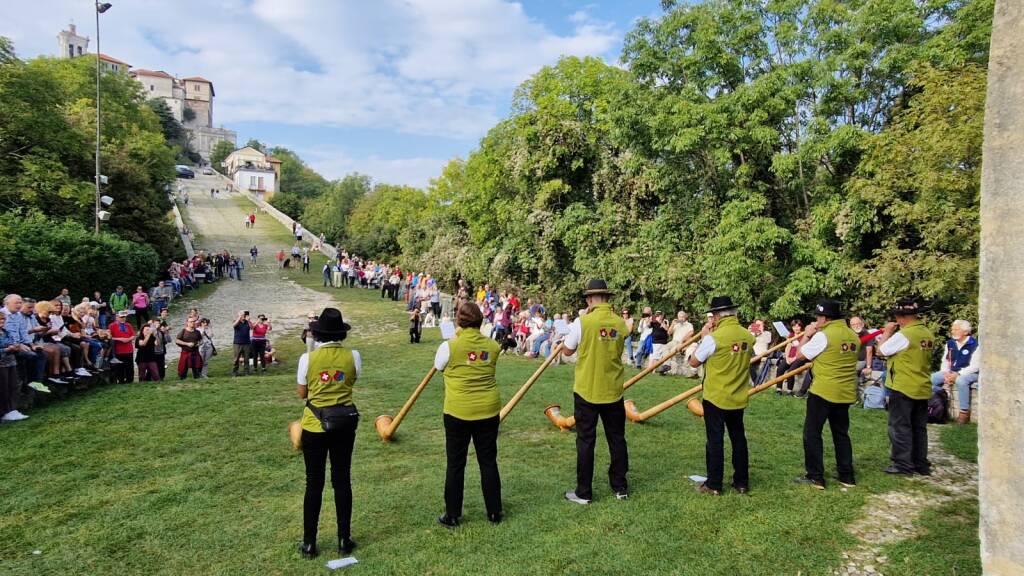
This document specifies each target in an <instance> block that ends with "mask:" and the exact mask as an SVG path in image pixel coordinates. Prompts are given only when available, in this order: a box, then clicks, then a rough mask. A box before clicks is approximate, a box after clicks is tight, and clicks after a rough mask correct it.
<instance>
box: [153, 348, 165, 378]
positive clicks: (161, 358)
mask: <svg viewBox="0 0 1024 576" xmlns="http://www.w3.org/2000/svg"><path fill="white" fill-rule="evenodd" d="M154 357H155V358H156V371H157V372H159V373H160V379H161V380H165V379H166V378H167V352H166V351H165V352H164V353H163V354H154Z"/></svg>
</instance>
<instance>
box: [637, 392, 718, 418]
mask: <svg viewBox="0 0 1024 576" xmlns="http://www.w3.org/2000/svg"><path fill="white" fill-rule="evenodd" d="M703 388H704V384H697V385H696V386H694V387H693V388H690V389H689V390H687V391H686V392H683V393H682V394H679V395H678V396H673V397H672V398H669V399H668V400H665V401H664V402H662V403H661V404H658V405H657V406H652V407H650V408H648V409H647V410H644V411H643V412H640V411H639V410H637V408H636V403H635V402H633V401H632V400H626V402H625V407H626V418H629V419H630V421H632V422H643V421H644V420H647V419H648V418H650V417H651V416H656V415H658V414H660V413H661V412H664V411H665V410H668V409H669V408H671V407H673V406H675V405H676V404H679V403H680V402H682V401H683V400H686V399H687V398H689V397H690V396H693V395H695V394H697V393H698V392H700V391H701V390H702V389H703Z"/></svg>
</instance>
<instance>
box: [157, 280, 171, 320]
mask: <svg viewBox="0 0 1024 576" xmlns="http://www.w3.org/2000/svg"><path fill="white" fill-rule="evenodd" d="M171 296H172V290H171V287H170V286H167V285H166V284H164V281H163V280H161V281H160V282H158V283H157V285H156V289H155V290H154V291H153V312H155V313H156V315H157V317H159V316H160V313H161V312H163V311H164V310H166V309H167V304H168V303H170V301H171Z"/></svg>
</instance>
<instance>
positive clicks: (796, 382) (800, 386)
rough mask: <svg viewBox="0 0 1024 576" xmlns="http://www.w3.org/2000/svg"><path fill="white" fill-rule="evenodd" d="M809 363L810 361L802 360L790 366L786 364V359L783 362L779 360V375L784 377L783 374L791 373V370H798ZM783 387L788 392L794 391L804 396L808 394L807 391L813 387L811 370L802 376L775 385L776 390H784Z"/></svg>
mask: <svg viewBox="0 0 1024 576" xmlns="http://www.w3.org/2000/svg"><path fill="white" fill-rule="evenodd" d="M807 362H809V360H806V359H800V360H796V361H795V362H793V363H792V364H789V363H787V362H786V359H785V358H782V359H781V360H779V368H778V375H779V376H782V375H783V374H785V373H786V372H789V371H790V370H796V369H797V368H799V367H801V366H803V365H804V364H807ZM783 387H785V388H786V389H787V390H791V391H793V392H794V393H796V394H802V393H805V392H807V390H809V389H810V387H811V372H810V370H808V371H807V372H804V373H803V374H801V375H798V376H794V377H792V378H788V379H786V380H785V381H783V382H779V383H778V384H776V385H775V389H776V390H782V389H783Z"/></svg>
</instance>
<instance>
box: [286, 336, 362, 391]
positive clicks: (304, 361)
mask: <svg viewBox="0 0 1024 576" xmlns="http://www.w3.org/2000/svg"><path fill="white" fill-rule="evenodd" d="M321 345H323V343H322V342H316V343H314V344H313V349H314V350H315V349H317V348H319V347H320V346H321ZM352 362H353V363H355V365H356V378H359V376H360V375H362V373H363V359H362V358H360V356H359V352H358V351H356V350H353V351H352ZM308 370H309V352H305V353H303V354H302V356H299V369H298V372H296V378H295V379H296V382H298V384H299V386H305V385H306V372H307V371H308Z"/></svg>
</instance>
